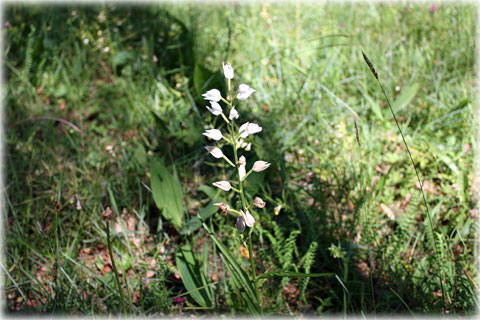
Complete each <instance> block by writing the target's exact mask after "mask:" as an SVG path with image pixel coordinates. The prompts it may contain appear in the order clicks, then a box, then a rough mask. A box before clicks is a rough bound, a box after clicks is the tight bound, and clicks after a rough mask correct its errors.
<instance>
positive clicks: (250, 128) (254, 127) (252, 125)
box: [246, 123, 262, 134]
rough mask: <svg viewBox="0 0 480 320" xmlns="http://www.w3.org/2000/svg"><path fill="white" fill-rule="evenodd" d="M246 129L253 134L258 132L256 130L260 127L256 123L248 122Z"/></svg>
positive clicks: (260, 128)
mask: <svg viewBox="0 0 480 320" xmlns="http://www.w3.org/2000/svg"><path fill="white" fill-rule="evenodd" d="M246 131H247V133H248V134H255V133H258V132H260V131H262V127H260V126H259V125H258V124H256V123H249V124H248V126H247V129H246Z"/></svg>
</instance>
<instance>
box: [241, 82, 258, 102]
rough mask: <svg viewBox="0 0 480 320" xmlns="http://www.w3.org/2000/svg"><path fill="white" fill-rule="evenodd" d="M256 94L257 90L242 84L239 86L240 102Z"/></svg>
mask: <svg viewBox="0 0 480 320" xmlns="http://www.w3.org/2000/svg"><path fill="white" fill-rule="evenodd" d="M254 92H255V89H252V88H250V87H249V86H248V85H246V84H244V83H242V84H241V85H239V86H238V94H237V99H238V100H246V99H247V98H248V97H249V96H250V95H251V94H252V93H254Z"/></svg>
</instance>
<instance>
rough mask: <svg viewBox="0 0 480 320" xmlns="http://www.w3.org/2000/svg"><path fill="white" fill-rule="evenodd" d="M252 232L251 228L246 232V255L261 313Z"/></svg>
mask: <svg viewBox="0 0 480 320" xmlns="http://www.w3.org/2000/svg"><path fill="white" fill-rule="evenodd" d="M252 232H253V228H252V229H251V230H250V232H249V233H248V256H249V258H250V266H251V267H252V277H253V284H254V285H255V293H256V294H257V303H258V306H259V307H260V312H261V313H262V314H263V310H262V299H261V298H260V290H258V281H257V273H256V271H255V259H253V250H252V248H253V246H252Z"/></svg>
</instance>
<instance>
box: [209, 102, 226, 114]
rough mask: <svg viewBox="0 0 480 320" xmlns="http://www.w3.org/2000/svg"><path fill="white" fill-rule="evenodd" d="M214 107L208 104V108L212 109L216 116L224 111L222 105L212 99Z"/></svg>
mask: <svg viewBox="0 0 480 320" xmlns="http://www.w3.org/2000/svg"><path fill="white" fill-rule="evenodd" d="M210 104H211V105H212V107H211V108H210V107H209V106H207V110H208V111H210V112H211V113H212V114H213V115H214V116H218V115H219V114H220V113H222V112H223V110H222V107H221V106H220V105H219V104H218V103H216V102H215V101H210Z"/></svg>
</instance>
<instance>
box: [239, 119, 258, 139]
mask: <svg viewBox="0 0 480 320" xmlns="http://www.w3.org/2000/svg"><path fill="white" fill-rule="evenodd" d="M260 131H262V127H260V126H259V125H258V124H256V123H250V122H245V123H244V124H242V125H241V126H240V128H238V132H239V133H240V138H244V139H245V138H246V137H248V136H249V135H251V134H255V133H258V132H260Z"/></svg>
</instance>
